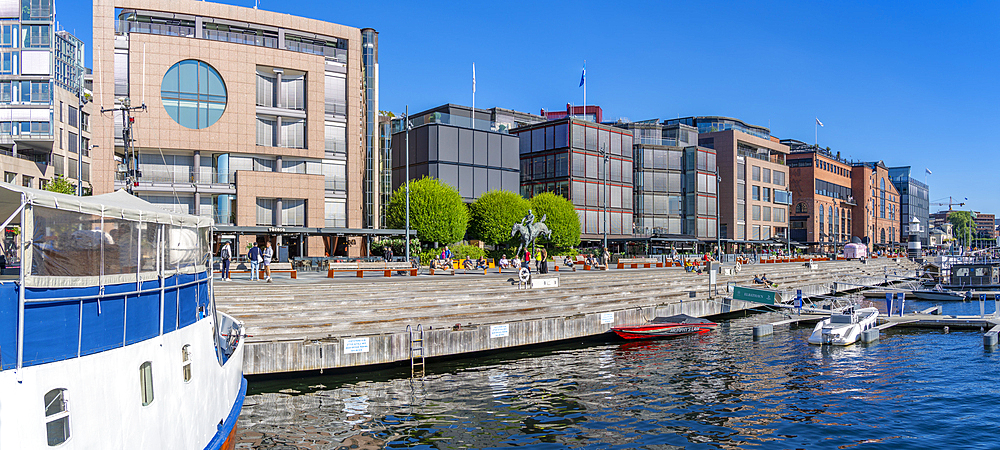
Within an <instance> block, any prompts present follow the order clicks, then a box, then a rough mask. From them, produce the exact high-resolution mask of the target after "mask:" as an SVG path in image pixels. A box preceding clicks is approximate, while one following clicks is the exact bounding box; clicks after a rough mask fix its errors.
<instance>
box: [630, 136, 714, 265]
mask: <svg viewBox="0 0 1000 450" xmlns="http://www.w3.org/2000/svg"><path fill="white" fill-rule="evenodd" d="M615 126H616V127H619V128H624V129H627V130H630V131H631V132H632V135H633V140H632V151H633V161H634V170H633V173H634V185H635V188H634V195H633V209H634V211H635V225H636V230H635V231H636V234H637V235H641V236H649V239H650V243H651V245H652V247H653V251H654V252H655V251H662V250H666V249H669V248H674V249H685V250H700V249H701V248H699V244H701V247H706V246H707V248H711V246H714V245H715V243H716V240H717V233H718V228H717V226H718V225H717V222H716V220H717V218H718V215H717V206H718V204H717V202H718V195H717V188H718V179H717V177H716V173H715V171H716V164H715V161H716V155H715V150H713V149H710V148H707V147H699V146H698V129H697V128H695V127H693V126H690V125H685V124H679V123H675V124H671V125H666V124H664V123H662V122H660V121H659V119H652V120H645V121H640V122H626V123H616V124H615ZM657 249H659V250H657Z"/></svg>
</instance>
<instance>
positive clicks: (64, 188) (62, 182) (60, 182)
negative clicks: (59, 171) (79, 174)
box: [45, 175, 76, 195]
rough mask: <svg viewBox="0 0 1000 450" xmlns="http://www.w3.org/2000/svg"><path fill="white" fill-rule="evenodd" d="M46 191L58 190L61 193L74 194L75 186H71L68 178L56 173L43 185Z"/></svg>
mask: <svg viewBox="0 0 1000 450" xmlns="http://www.w3.org/2000/svg"><path fill="white" fill-rule="evenodd" d="M45 190H46V191H51V192H59V193H61V194H69V195H74V194H76V186H73V184H72V183H70V182H69V180H67V179H65V178H63V177H62V176H61V175H56V177H55V178H54V179H53V180H52V182H50V183H49V184H47V185H45Z"/></svg>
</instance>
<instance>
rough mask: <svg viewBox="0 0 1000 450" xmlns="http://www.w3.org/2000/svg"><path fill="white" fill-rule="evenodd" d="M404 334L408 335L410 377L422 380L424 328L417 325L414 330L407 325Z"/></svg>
mask: <svg viewBox="0 0 1000 450" xmlns="http://www.w3.org/2000/svg"><path fill="white" fill-rule="evenodd" d="M406 332H407V333H408V334H409V335H410V377H411V378H417V377H420V378H423V377H424V374H425V370H424V367H425V365H424V326H423V325H420V324H418V325H417V329H416V330H414V329H413V328H412V327H411V326H410V325H407V326H406ZM414 336H416V338H414Z"/></svg>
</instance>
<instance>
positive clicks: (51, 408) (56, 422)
mask: <svg viewBox="0 0 1000 450" xmlns="http://www.w3.org/2000/svg"><path fill="white" fill-rule="evenodd" d="M44 400H45V437H46V439H47V440H48V444H49V447H55V446H57V445H59V444H62V443H63V442H66V441H67V440H68V439H69V398H68V395H67V394H66V390H65V389H53V390H51V391H49V392H46V393H45V396H44Z"/></svg>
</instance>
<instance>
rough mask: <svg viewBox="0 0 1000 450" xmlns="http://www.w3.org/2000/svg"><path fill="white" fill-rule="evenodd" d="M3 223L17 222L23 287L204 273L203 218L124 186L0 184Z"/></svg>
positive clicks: (206, 224) (206, 235)
mask: <svg viewBox="0 0 1000 450" xmlns="http://www.w3.org/2000/svg"><path fill="white" fill-rule="evenodd" d="M0 218H3V220H4V225H3V226H4V227H6V226H8V225H19V226H20V227H21V239H20V247H19V248H18V249H17V252H18V253H20V256H21V273H22V276H23V277H24V285H25V286H26V287H45V288H48V287H84V286H104V285H108V284H117V283H127V282H135V281H140V280H153V279H156V278H157V277H160V276H169V275H172V274H174V273H196V272H201V271H205V270H206V267H207V264H208V259H209V258H210V256H211V255H210V250H209V249H210V246H209V239H210V234H211V233H210V230H211V227H212V220H211V219H210V218H208V217H201V216H193V215H187V214H176V213H172V212H169V211H166V210H164V209H162V208H160V207H158V206H156V205H154V204H152V203H149V202H147V201H145V200H142V199H140V198H138V197H135V196H133V195H131V194H129V193H127V192H125V191H123V190H119V191H116V192H113V193H109V194H103V195H95V196H89V197H77V196H73V195H66V194H60V193H56V192H49V191H43V190H38V189H31V188H26V187H20V186H14V185H12V184H9V183H0Z"/></svg>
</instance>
